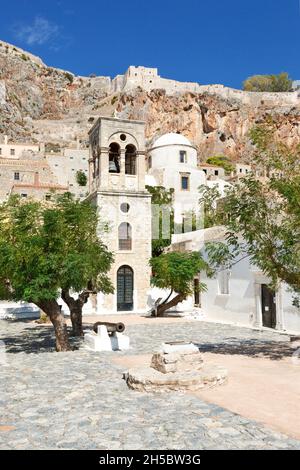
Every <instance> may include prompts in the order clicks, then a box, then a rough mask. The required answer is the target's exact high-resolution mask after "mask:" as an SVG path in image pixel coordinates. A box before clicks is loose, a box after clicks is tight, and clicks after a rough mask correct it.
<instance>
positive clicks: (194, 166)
mask: <svg viewBox="0 0 300 470" xmlns="http://www.w3.org/2000/svg"><path fill="white" fill-rule="evenodd" d="M197 160H198V156H197V149H196V148H195V147H194V146H193V145H192V144H191V142H190V141H189V140H188V139H187V138H186V137H184V136H183V135H181V134H177V133H173V132H171V133H168V134H164V135H162V136H161V137H159V138H158V139H156V140H155V141H154V143H153V144H152V145H151V147H150V149H149V151H148V175H147V176H146V184H149V185H150V186H154V185H155V186H163V187H164V188H166V189H171V188H172V189H174V219H175V222H176V223H180V222H182V218H183V215H184V214H185V213H188V212H190V211H192V210H194V211H198V210H199V202H198V201H199V191H198V188H199V186H200V185H202V184H205V183H206V177H205V174H204V172H203V171H202V170H200V169H199V168H198V161H197Z"/></svg>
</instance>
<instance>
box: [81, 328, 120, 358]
mask: <svg viewBox="0 0 300 470" xmlns="http://www.w3.org/2000/svg"><path fill="white" fill-rule="evenodd" d="M84 342H85V345H86V346H87V347H88V348H89V349H91V350H92V351H95V352H99V351H122V350H126V349H129V337H128V336H126V335H123V333H118V332H116V333H113V334H112V335H111V336H109V334H108V332H107V328H106V326H105V325H99V326H98V333H97V334H96V333H94V332H92V333H85V335H84Z"/></svg>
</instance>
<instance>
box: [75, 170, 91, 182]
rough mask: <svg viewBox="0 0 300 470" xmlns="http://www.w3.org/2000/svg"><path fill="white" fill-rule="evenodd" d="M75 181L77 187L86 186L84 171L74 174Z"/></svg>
mask: <svg viewBox="0 0 300 470" xmlns="http://www.w3.org/2000/svg"><path fill="white" fill-rule="evenodd" d="M76 181H77V184H78V185H79V186H86V185H87V181H88V179H87V176H86V174H85V172H84V171H82V170H78V171H77V173H76Z"/></svg>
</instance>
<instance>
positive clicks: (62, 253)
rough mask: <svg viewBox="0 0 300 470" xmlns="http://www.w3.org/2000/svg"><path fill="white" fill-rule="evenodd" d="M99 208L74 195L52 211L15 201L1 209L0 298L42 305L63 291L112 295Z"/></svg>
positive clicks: (109, 256) (109, 255)
mask: <svg viewBox="0 0 300 470" xmlns="http://www.w3.org/2000/svg"><path fill="white" fill-rule="evenodd" d="M99 222H100V221H99V219H98V215H97V212H96V208H94V207H92V206H91V205H90V204H89V203H87V202H79V201H76V200H74V199H73V197H72V196H71V195H70V194H64V195H62V196H60V197H59V198H58V200H57V201H56V203H55V204H54V205H52V206H51V207H49V206H46V207H44V206H43V204H42V203H41V202H33V201H24V200H21V199H20V198H16V197H13V198H11V199H10V200H9V201H8V202H6V203H3V204H2V205H1V206H0V284H1V286H0V296H1V298H2V299H4V298H5V299H11V298H13V299H15V300H24V301H30V302H34V303H37V302H40V301H45V300H54V299H57V298H58V296H59V294H60V289H61V288H67V289H70V290H74V291H77V292H79V291H81V290H82V289H86V287H87V284H88V283H92V284H93V289H94V290H98V289H103V291H104V292H111V291H112V286H111V283H110V281H109V278H108V277H107V273H108V271H109V269H110V266H111V264H112V261H113V256H112V253H110V252H109V251H108V249H107V247H106V246H105V245H104V244H103V243H102V242H101V240H99V238H98V235H97V227H98V224H99Z"/></svg>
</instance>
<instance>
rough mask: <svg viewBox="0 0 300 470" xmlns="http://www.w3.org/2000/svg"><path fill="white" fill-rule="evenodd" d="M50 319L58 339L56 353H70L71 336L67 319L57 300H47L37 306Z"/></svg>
mask: <svg viewBox="0 0 300 470" xmlns="http://www.w3.org/2000/svg"><path fill="white" fill-rule="evenodd" d="M37 305H38V307H40V308H41V309H42V310H43V311H44V312H45V313H46V314H47V315H48V316H49V318H50V320H51V323H52V325H53V326H54V331H55V338H56V351H58V352H61V351H70V350H71V347H70V343H69V336H68V331H67V325H66V321H65V317H64V315H63V313H62V312H61V307H60V305H58V303H57V301H56V300H47V301H45V302H40V303H38V304H37Z"/></svg>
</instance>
